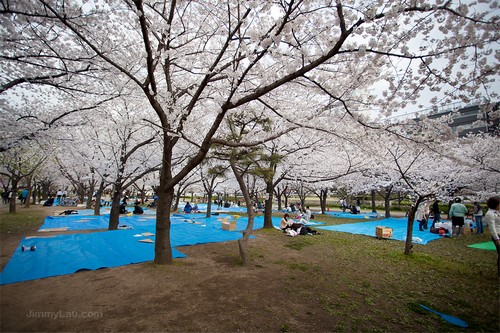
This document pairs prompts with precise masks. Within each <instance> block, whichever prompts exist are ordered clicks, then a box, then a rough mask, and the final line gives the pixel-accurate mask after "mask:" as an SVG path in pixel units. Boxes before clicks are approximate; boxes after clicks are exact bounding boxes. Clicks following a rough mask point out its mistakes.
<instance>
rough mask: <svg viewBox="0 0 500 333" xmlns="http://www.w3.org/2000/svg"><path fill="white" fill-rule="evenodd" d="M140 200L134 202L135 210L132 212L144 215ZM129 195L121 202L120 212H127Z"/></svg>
mask: <svg viewBox="0 0 500 333" xmlns="http://www.w3.org/2000/svg"><path fill="white" fill-rule="evenodd" d="M140 204H141V203H140V201H139V200H136V201H135V202H134V210H133V211H132V214H134V215H142V214H144V209H142V207H141V206H140ZM127 213H128V210H127V197H124V198H123V200H122V202H121V203H120V214H127Z"/></svg>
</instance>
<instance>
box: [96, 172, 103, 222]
mask: <svg viewBox="0 0 500 333" xmlns="http://www.w3.org/2000/svg"><path fill="white" fill-rule="evenodd" d="M103 191H104V179H103V180H101V184H100V185H99V189H98V190H97V195H96V197H95V207H94V215H101V198H102V192H103Z"/></svg>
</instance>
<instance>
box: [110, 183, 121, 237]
mask: <svg viewBox="0 0 500 333" xmlns="http://www.w3.org/2000/svg"><path fill="white" fill-rule="evenodd" d="M121 193H122V187H121V184H120V185H118V187H115V190H114V195H113V198H112V199H111V211H110V212H109V226H108V230H116V229H118V224H119V223H120V200H121V198H122V197H121Z"/></svg>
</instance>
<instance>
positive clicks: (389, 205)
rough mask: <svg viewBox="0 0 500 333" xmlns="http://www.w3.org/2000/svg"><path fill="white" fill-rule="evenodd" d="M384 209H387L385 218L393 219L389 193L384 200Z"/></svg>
mask: <svg viewBox="0 0 500 333" xmlns="http://www.w3.org/2000/svg"><path fill="white" fill-rule="evenodd" d="M384 207H385V217H391V198H390V196H389V195H388V194H387V193H386V196H385V198H384Z"/></svg>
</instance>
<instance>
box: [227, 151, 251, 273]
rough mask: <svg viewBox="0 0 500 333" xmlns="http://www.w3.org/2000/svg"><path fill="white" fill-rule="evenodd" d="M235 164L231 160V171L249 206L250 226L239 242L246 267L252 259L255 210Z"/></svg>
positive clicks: (242, 259) (248, 225)
mask: <svg viewBox="0 0 500 333" xmlns="http://www.w3.org/2000/svg"><path fill="white" fill-rule="evenodd" d="M234 163H235V162H234V161H233V160H231V169H232V170H233V173H234V176H235V177H236V180H237V181H238V184H239V185H240V189H241V192H242V193H243V198H244V199H245V203H246V205H247V214H248V224H247V227H246V229H245V231H243V237H242V238H241V239H240V240H238V247H239V250H240V256H241V261H242V264H243V265H244V266H246V265H248V264H249V263H250V258H249V256H248V239H249V238H250V235H251V234H252V230H253V219H254V215H255V213H254V209H253V205H252V199H251V198H250V193H249V191H248V188H247V186H246V184H245V180H244V179H243V175H241V174H240V173H238V170H237V168H236V166H235V164H234Z"/></svg>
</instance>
